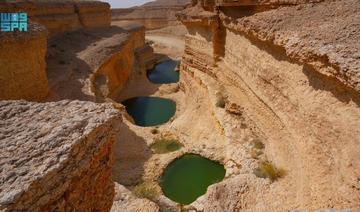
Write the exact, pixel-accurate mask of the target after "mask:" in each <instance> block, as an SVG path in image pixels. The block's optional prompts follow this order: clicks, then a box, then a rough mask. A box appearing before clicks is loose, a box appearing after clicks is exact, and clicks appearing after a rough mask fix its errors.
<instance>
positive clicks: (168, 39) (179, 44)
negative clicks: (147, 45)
mask: <svg viewBox="0 0 360 212" xmlns="http://www.w3.org/2000/svg"><path fill="white" fill-rule="evenodd" d="M145 38H146V40H147V41H151V42H153V45H152V46H153V48H154V49H155V52H156V53H160V54H164V55H167V56H169V57H171V58H173V59H177V60H180V59H181V56H182V54H183V52H184V49H185V42H184V40H183V39H181V38H180V37H178V36H173V35H166V34H163V35H160V34H152V33H147V34H146V36H145Z"/></svg>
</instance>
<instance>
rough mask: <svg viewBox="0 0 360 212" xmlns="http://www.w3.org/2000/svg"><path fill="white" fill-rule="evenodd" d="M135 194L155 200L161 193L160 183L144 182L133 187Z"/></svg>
mask: <svg viewBox="0 0 360 212" xmlns="http://www.w3.org/2000/svg"><path fill="white" fill-rule="evenodd" d="M133 193H134V195H135V196H137V197H139V198H146V199H149V200H152V201H155V200H156V199H157V198H158V197H159V196H160V194H161V189H160V187H159V185H158V184H157V183H155V182H143V183H140V184H138V185H136V186H135V187H134V189H133Z"/></svg>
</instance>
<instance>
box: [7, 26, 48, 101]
mask: <svg viewBox="0 0 360 212" xmlns="http://www.w3.org/2000/svg"><path fill="white" fill-rule="evenodd" d="M46 49H47V31H46V29H45V28H44V27H43V26H41V25H38V24H35V23H30V24H29V26H28V32H27V33H22V32H11V33H4V32H1V33H0V100H2V99H26V100H31V101H40V100H42V99H43V98H44V97H45V96H46V95H47V94H48V81H47V78H46V63H45V56H46V52H47V50H46Z"/></svg>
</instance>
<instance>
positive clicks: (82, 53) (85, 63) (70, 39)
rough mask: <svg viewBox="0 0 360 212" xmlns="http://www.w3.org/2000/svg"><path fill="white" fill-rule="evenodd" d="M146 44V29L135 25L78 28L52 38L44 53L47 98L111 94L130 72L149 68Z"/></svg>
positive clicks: (98, 97) (102, 97)
mask: <svg viewBox="0 0 360 212" xmlns="http://www.w3.org/2000/svg"><path fill="white" fill-rule="evenodd" d="M147 47H148V46H147V45H145V29H144V27H142V26H138V25H130V26H123V27H117V26H113V27H109V28H107V29H106V30H102V29H101V30H92V31H87V32H84V31H78V32H73V33H68V34H66V35H64V36H61V37H59V38H56V39H53V40H52V41H51V42H50V45H49V53H48V57H47V64H48V67H47V74H48V78H49V86H50V95H49V96H48V98H47V100H48V101H54V100H60V99H79V100H86V101H96V102H104V101H105V99H106V98H114V97H115V96H116V95H117V93H118V92H119V91H121V89H122V88H123V87H124V86H125V85H126V83H127V81H128V80H129V78H130V77H131V76H132V75H135V74H139V73H140V72H141V71H145V69H146V68H151V65H152V64H153V63H154V61H153V52H152V49H151V48H150V47H148V48H147ZM144 54H145V55H146V54H148V57H142V55H144Z"/></svg>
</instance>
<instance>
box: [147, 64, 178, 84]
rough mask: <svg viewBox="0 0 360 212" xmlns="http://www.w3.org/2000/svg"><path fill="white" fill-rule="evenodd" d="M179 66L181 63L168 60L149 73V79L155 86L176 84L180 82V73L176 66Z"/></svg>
mask: <svg viewBox="0 0 360 212" xmlns="http://www.w3.org/2000/svg"><path fill="white" fill-rule="evenodd" d="M178 64H179V61H176V60H166V61H164V62H162V63H160V64H158V65H156V67H155V68H154V69H153V70H151V71H148V72H147V77H148V78H149V80H150V82H152V83H155V84H169V83H176V82H178V81H179V72H178V71H176V70H175V69H176V66H177V65H178Z"/></svg>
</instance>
